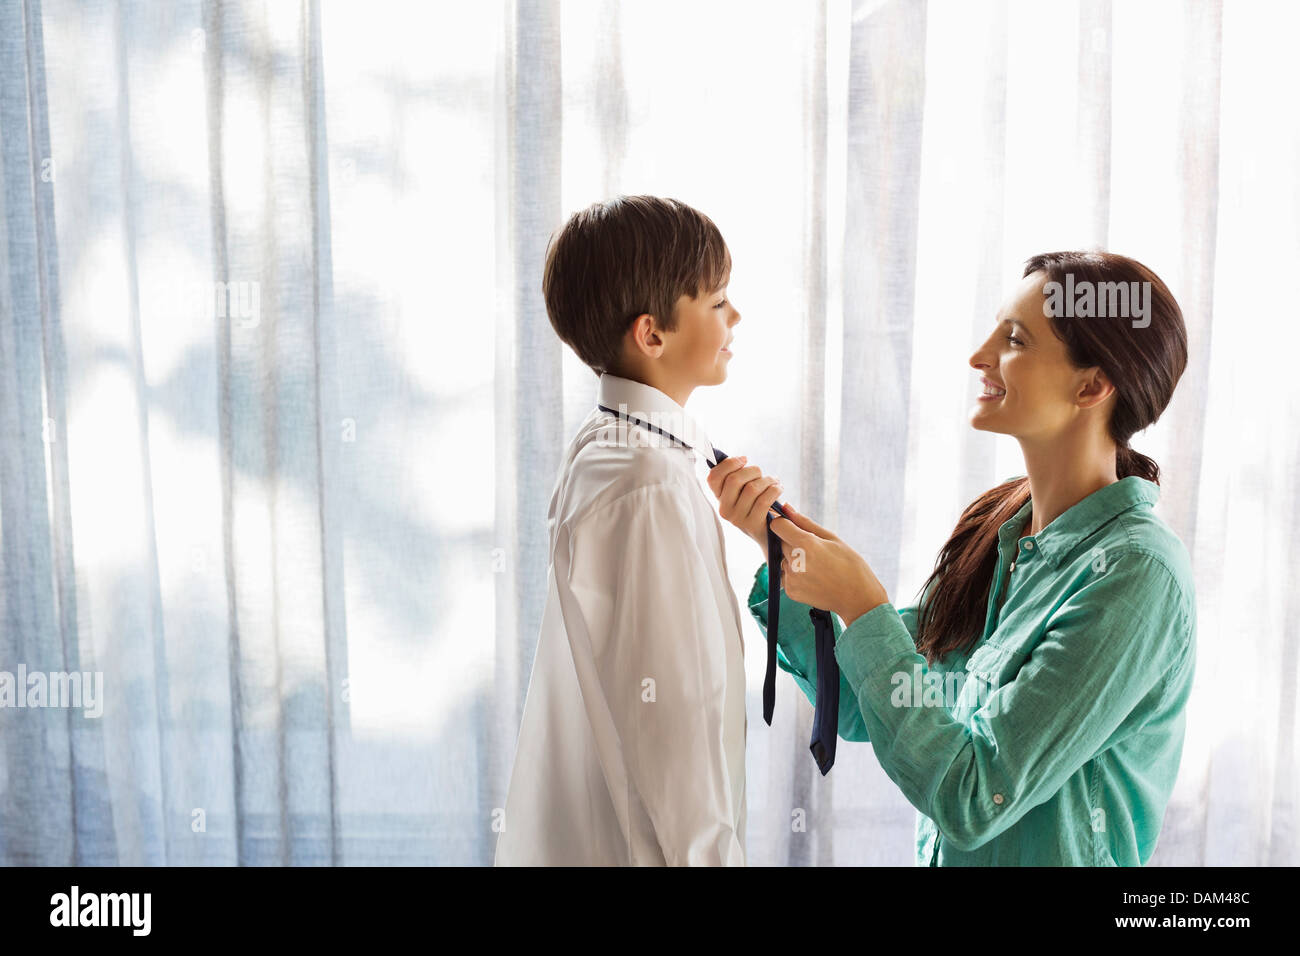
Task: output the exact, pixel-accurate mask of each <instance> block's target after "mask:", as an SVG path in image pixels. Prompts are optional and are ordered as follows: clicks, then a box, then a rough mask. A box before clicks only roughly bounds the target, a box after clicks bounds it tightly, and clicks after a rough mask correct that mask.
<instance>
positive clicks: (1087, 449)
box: [1020, 435, 1119, 534]
mask: <svg viewBox="0 0 1300 956" xmlns="http://www.w3.org/2000/svg"><path fill="white" fill-rule="evenodd" d="M1020 449H1021V451H1022V452H1024V456H1025V473H1026V474H1027V475H1028V476H1029V496H1030V498H1031V499H1032V500H1033V509H1032V512H1033V513H1032V514H1031V516H1030V520H1029V527H1027V528H1026V529H1025V530H1024V532H1022V534H1038V532H1040V531H1042V530H1043V529H1044V528H1046V527H1047V526H1048V525H1049V524H1051V523H1052V522H1053V521H1055V520H1056V519H1057V518H1058V517H1060V516H1061V515H1062V514H1064V513H1065V512H1066V511H1067V510H1069V509H1070V508H1073V507H1074V506H1075V505H1077V504H1078V503H1079V502H1080V501H1082V500H1083V499H1084V498H1086V497H1088V496H1089V495H1090V494H1092V493H1093V492H1094V491H1098V490H1100V489H1102V488H1105V487H1106V486H1107V485H1109V484H1113V483H1114V482H1116V481H1118V480H1119V478H1118V476H1117V475H1116V473H1115V443H1114V441H1113V440H1111V439H1110V438H1109V437H1108V436H1102V437H1096V436H1092V437H1082V436H1079V435H1070V436H1062V437H1060V438H1058V439H1055V440H1053V441H1050V442H1043V443H1040V442H1034V441H1031V440H1026V439H1021V440H1020Z"/></svg>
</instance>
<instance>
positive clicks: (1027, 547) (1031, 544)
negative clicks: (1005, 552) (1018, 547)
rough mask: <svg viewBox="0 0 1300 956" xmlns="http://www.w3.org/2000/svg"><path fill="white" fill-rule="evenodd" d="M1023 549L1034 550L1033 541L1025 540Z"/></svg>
mask: <svg viewBox="0 0 1300 956" xmlns="http://www.w3.org/2000/svg"><path fill="white" fill-rule="evenodd" d="M1025 550H1026V551H1033V550H1034V542H1032V541H1026V542H1025Z"/></svg>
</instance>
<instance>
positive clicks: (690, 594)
mask: <svg viewBox="0 0 1300 956" xmlns="http://www.w3.org/2000/svg"><path fill="white" fill-rule="evenodd" d="M598 401H599V404H601V405H605V406H607V407H609V408H612V409H615V410H617V411H622V412H623V413H625V414H627V415H631V416H633V417H636V418H639V419H641V420H643V421H650V422H651V423H653V424H656V425H658V426H659V427H661V428H663V429H664V430H666V431H668V432H670V433H671V434H673V435H675V436H677V437H678V438H680V439H682V440H683V441H686V442H688V443H689V444H690V445H691V448H683V447H681V446H678V445H674V444H672V443H671V442H669V441H668V439H666V438H661V437H660V436H658V435H656V434H652V433H650V432H647V431H646V430H645V429H642V428H639V427H636V426H634V425H631V424H628V423H625V422H620V421H619V420H618V418H616V417H615V416H614V415H611V414H609V413H606V412H602V411H599V410H597V409H595V408H593V409H592V413H591V414H590V415H589V416H587V419H586V420H585V421H584V422H583V423H582V426H581V427H580V428H579V429H578V433H577V435H576V436H575V437H574V439H573V441H572V442H571V443H570V445H569V448H568V451H567V453H566V455H565V460H564V466H563V468H562V469H561V471H560V475H559V478H558V480H557V481H556V484H555V491H554V493H553V494H552V496H551V505H550V511H549V515H548V520H549V527H550V544H551V563H550V568H549V571H548V575H547V577H548V591H547V598H546V609H545V612H544V615H543V618H542V629H541V635H540V637H539V638H538V642H537V655H536V658H535V659H534V661H533V671H532V677H531V679H530V681H529V684H528V693H527V696H526V698H525V700H524V714H523V722H522V724H521V726H520V728H519V740H518V745H517V748H516V751H515V761H514V769H513V771H512V773H511V776H510V786H509V790H508V793H507V797H506V807H505V820H504V829H503V830H502V831H501V833H500V834H499V836H498V838H497V848H496V863H497V865H498V866H503V865H555V864H561V865H661V866H662V865H665V864H666V865H670V866H671V865H687V864H704V865H710V864H711V865H737V866H743V865H744V863H745V732H746V718H745V668H744V650H743V647H742V644H741V630H740V621H741V618H740V608H739V605H738V603H737V601H736V596H735V594H734V593H733V591H732V589H731V587H730V585H729V584H728V581H727V564H726V558H725V556H724V553H723V538H722V523H721V522H720V520H719V519H718V515H717V512H716V511H715V510H714V505H713V497H712V495H711V494H710V493H709V492H708V491H707V490H706V489H705V487H704V485H703V483H702V482H701V475H702V473H703V472H704V471H706V465H705V461H706V459H711V458H712V446H711V445H710V444H709V441H708V437H707V436H706V435H705V433H704V432H703V431H702V430H701V429H700V427H699V425H698V423H696V422H695V421H694V420H693V419H692V418H691V417H690V416H689V415H688V414H687V413H686V411H685V410H684V409H683V408H682V407H681V406H680V405H678V404H677V403H676V402H675V401H673V399H671V398H669V397H668V396H667V395H666V394H664V393H663V392H661V391H659V390H658V389H656V388H653V387H651V386H649V385H643V384H641V383H639V382H634V381H631V380H629V379H625V378H618V377H616V376H613V375H608V374H606V375H602V376H601V378H600V386H599V399H598ZM620 406H622V408H620ZM656 444H657V445H658V447H654V445H656Z"/></svg>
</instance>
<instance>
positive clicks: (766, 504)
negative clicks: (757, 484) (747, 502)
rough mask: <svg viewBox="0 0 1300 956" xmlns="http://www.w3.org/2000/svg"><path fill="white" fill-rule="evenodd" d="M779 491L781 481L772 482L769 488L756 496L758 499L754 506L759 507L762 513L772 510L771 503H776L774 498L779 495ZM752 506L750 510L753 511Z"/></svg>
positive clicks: (780, 489)
mask: <svg viewBox="0 0 1300 956" xmlns="http://www.w3.org/2000/svg"><path fill="white" fill-rule="evenodd" d="M781 491H782V488H781V483H780V482H779V481H777V482H773V483H772V486H771V487H770V488H768V489H767V490H766V491H764V492H763V493H762V494H761V495H759V496H758V500H757V501H755V502H754V508H757V509H759V510H760V511H761V513H762V514H767V513H768V512H769V511H771V510H772V505H774V504H776V499H777V498H780V497H781ZM754 508H751V509H750V511H753V510H754Z"/></svg>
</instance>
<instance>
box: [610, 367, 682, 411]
mask: <svg viewBox="0 0 1300 956" xmlns="http://www.w3.org/2000/svg"><path fill="white" fill-rule="evenodd" d="M612 374H614V375H617V376H619V378H626V379H630V380H631V381H633V382H640V383H641V384H642V385H649V386H650V387H651V388H657V389H659V391H661V392H663V393H664V394H665V395H667V396H668V397H669V398H671V399H672V400H673V401H674V402H676V403H677V404H678V405H680V406H682V408H685V407H686V401H687V399H689V398H690V397H691V392H693V391H695V386H694V385H684V384H682V383H679V382H674V381H671V380H670V379H669V377H668V376H665V375H662V374H656V370H655V369H654V368H633V369H625V370H623V371H620V372H614V373H612Z"/></svg>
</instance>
